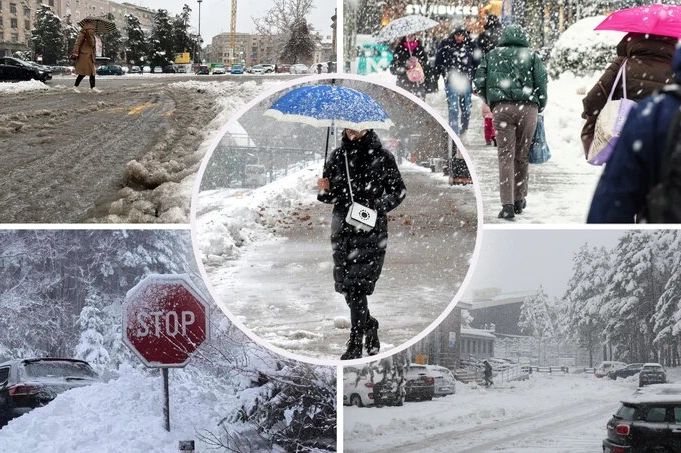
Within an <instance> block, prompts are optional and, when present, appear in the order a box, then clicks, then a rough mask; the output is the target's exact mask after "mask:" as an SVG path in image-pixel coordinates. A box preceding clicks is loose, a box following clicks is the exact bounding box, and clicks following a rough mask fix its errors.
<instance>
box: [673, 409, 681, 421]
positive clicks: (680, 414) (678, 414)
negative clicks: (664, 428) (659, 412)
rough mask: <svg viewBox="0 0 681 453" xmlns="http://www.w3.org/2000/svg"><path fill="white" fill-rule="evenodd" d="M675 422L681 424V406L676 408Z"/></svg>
mask: <svg viewBox="0 0 681 453" xmlns="http://www.w3.org/2000/svg"><path fill="white" fill-rule="evenodd" d="M674 423H676V424H680V423H681V407H678V406H677V407H675V408H674Z"/></svg>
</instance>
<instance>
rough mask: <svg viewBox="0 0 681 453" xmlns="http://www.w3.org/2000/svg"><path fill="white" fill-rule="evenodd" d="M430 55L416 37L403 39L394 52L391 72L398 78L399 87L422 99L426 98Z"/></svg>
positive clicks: (409, 36)
mask: <svg viewBox="0 0 681 453" xmlns="http://www.w3.org/2000/svg"><path fill="white" fill-rule="evenodd" d="M427 71H428V55H427V54H426V51H425V49H424V48H423V45H422V44H421V41H419V40H418V39H416V36H415V35H408V36H405V37H404V38H402V39H401V40H400V42H399V44H397V47H395V49H394V50H393V61H392V63H391V65H390V72H391V73H393V74H395V75H396V76H397V86H398V87H400V88H404V89H405V90H407V91H409V92H410V93H413V94H415V95H416V96H418V97H420V98H421V99H425V98H426V72H427Z"/></svg>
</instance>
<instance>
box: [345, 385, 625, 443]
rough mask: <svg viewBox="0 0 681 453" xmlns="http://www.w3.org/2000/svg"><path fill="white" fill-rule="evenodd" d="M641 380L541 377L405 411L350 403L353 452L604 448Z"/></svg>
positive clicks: (464, 389)
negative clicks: (612, 422)
mask: <svg viewBox="0 0 681 453" xmlns="http://www.w3.org/2000/svg"><path fill="white" fill-rule="evenodd" d="M635 389H636V382H635V380H627V381H622V380H618V381H612V380H610V379H597V378H595V377H593V376H583V375H581V376H580V375H566V376H533V377H532V378H531V379H530V380H529V381H527V382H517V383H511V384H507V385H505V386H504V387H502V388H496V389H495V388H492V389H489V390H487V389H483V388H478V387H477V386H475V385H473V386H471V385H464V384H460V385H459V386H458V387H457V392H458V393H457V394H456V395H450V396H447V397H445V398H440V399H434V400H433V401H431V402H418V403H405V405H404V406H403V407H401V408H397V407H386V408H380V409H376V408H356V407H345V408H344V414H345V421H344V424H345V436H344V437H345V450H346V451H348V452H358V451H371V452H385V453H388V452H413V451H429V452H450V451H457V452H471V453H472V452H480V451H507V452H522V453H529V452H538V451H556V452H565V453H568V452H570V453H581V452H584V453H587V452H594V451H600V445H601V441H602V439H603V437H604V436H605V424H606V422H607V420H608V419H609V417H610V415H612V413H613V412H614V410H615V409H616V408H617V406H618V402H619V399H620V398H622V397H625V396H627V395H629V394H631V393H632V392H633V391H634V390H635Z"/></svg>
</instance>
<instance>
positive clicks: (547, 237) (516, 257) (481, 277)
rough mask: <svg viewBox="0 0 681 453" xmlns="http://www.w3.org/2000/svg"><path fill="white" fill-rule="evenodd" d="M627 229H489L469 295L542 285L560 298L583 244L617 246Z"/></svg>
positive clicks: (469, 286)
mask: <svg viewBox="0 0 681 453" xmlns="http://www.w3.org/2000/svg"><path fill="white" fill-rule="evenodd" d="M623 234H624V231H623V230H485V231H484V232H483V240H482V248H481V249H480V257H479V259H478V264H477V266H476V268H475V270H474V273H473V278H472V280H471V282H470V284H469V285H468V290H467V293H466V296H465V298H466V299H468V298H469V297H470V296H472V295H473V290H475V289H482V288H494V287H497V288H501V289H502V290H503V291H527V290H529V291H534V290H536V289H537V288H539V285H543V286H544V290H545V291H546V293H547V294H548V295H549V296H556V297H560V296H562V295H563V294H564V293H565V288H566V285H567V282H568V280H569V279H570V276H571V275H572V257H573V254H574V252H576V251H577V249H579V247H581V245H582V244H584V243H585V242H588V243H589V244H591V245H592V246H601V245H603V246H606V247H608V248H611V247H614V246H615V245H617V242H618V239H619V238H620V237H621V236H622V235H623Z"/></svg>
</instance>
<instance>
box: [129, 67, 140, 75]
mask: <svg viewBox="0 0 681 453" xmlns="http://www.w3.org/2000/svg"><path fill="white" fill-rule="evenodd" d="M140 72H142V69H141V68H140V67H139V66H130V74H139V73H140Z"/></svg>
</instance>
